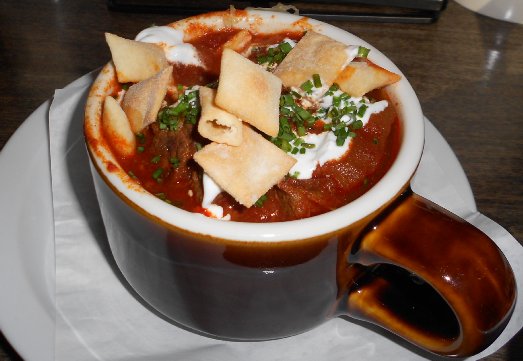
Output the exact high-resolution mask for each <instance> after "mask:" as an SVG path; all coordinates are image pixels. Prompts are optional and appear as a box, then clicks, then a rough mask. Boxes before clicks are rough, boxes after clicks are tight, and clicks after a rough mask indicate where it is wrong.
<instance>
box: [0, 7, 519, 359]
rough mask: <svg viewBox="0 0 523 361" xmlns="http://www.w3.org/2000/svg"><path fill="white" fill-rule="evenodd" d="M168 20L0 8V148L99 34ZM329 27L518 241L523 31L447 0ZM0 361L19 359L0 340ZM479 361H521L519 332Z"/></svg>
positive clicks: (88, 53)
mask: <svg viewBox="0 0 523 361" xmlns="http://www.w3.org/2000/svg"><path fill="white" fill-rule="evenodd" d="M175 19H176V17H175V15H172V14H171V15H165V14H162V15H159V14H129V13H117V12H111V11H109V10H108V9H107V7H106V2H105V1H103V0H69V1H60V0H56V1H50V0H48V1H41V0H8V1H5V0H4V1H2V2H0V47H1V48H0V104H1V106H0V149H2V148H3V146H4V145H5V144H6V142H7V141H8V140H9V137H10V136H11V135H12V134H13V132H15V131H16V129H17V128H18V127H19V126H20V124H22V122H23V121H24V120H25V119H26V118H27V117H28V116H29V114H31V112H32V111H33V110H35V109H36V108H37V107H38V106H39V105H40V104H41V103H42V102H44V101H45V100H46V99H49V98H50V97H52V95H53V92H54V90H55V89H57V88H62V87H64V86H65V85H67V84H68V83H70V82H72V81H73V80H75V79H77V78H78V77H80V76H82V75H83V74H85V73H87V72H90V71H91V70H93V69H96V68H97V67H99V66H100V65H102V64H104V63H105V62H106V61H107V60H108V59H109V51H108V49H107V46H106V45H105V43H104V38H103V32H104V31H109V32H113V33H116V34H119V35H121V36H124V37H129V38H132V37H134V36H135V35H136V34H137V33H138V32H139V31H140V30H141V29H143V28H145V27H148V26H150V25H151V24H153V23H155V24H164V23H168V22H171V21H173V20H175ZM333 24H334V25H337V26H339V27H342V28H344V29H346V30H348V31H350V32H352V33H354V34H356V35H358V36H359V37H361V38H363V39H365V40H367V41H368V42H370V43H371V44H373V45H374V46H376V47H377V48H379V49H380V50H381V51H382V52H383V53H385V54H386V55H387V56H389V57H390V58H391V59H392V60H393V61H394V62H395V63H396V64H397V65H398V66H399V67H400V69H402V71H403V72H404V73H405V75H406V76H407V77H408V79H409V80H410V82H411V84H412V86H413V87H414V89H415V90H416V92H417V94H418V97H419V99H420V101H421V105H422V107H423V110H424V113H425V115H426V116H427V117H428V118H429V119H430V120H431V121H432V123H433V124H434V125H435V126H436V128H438V129H439V131H440V132H441V133H442V134H443V136H444V137H445V139H446V140H447V141H448V142H449V144H450V145H451V147H452V148H453V150H454V151H455V153H456V155H457V157H458V158H459V160H460V161H461V163H462V165H463V167H464V169H465V172H466V174H467V176H468V179H469V181H470V184H471V186H472V190H473V192H474V195H475V199H476V202H477V206H478V209H479V210H480V211H481V212H482V213H483V214H485V215H486V216H488V217H490V218H492V219H493V220H495V221H496V222H498V223H499V224H501V225H503V226H504V227H505V228H506V229H507V230H508V231H509V232H510V233H511V234H512V235H513V236H515V238H516V239H518V240H519V241H520V242H521V241H523V224H522V223H523V222H522V220H523V191H522V190H523V187H522V182H523V25H518V24H513V23H507V22H502V21H498V20H495V19H491V18H487V17H484V16H481V15H477V14H475V13H472V12H470V11H468V10H466V9H465V8H463V7H461V6H460V5H458V4H456V3H454V2H452V1H450V3H449V6H448V8H447V9H446V10H445V11H444V13H443V14H442V16H441V18H440V19H439V20H438V21H437V22H436V23H434V24H428V25H427V24H425V25H415V24H373V23H356V22H353V23H347V22H333ZM4 191H5V190H4ZM1 286H2V285H0V287H1ZM1 292H2V291H1V290H0V295H1ZM0 297H1V296H0ZM0 312H2V310H0ZM6 360H20V358H19V356H18V355H17V354H16V351H15V350H13V349H12V348H11V347H10V346H9V343H8V341H7V340H6V339H5V338H4V337H3V336H2V335H1V333H0V361H6ZM485 360H489V361H494V360H498V361H499V360H523V333H521V332H520V333H519V334H518V335H517V336H516V337H515V338H514V339H513V340H512V341H511V342H510V343H509V344H508V345H506V346H505V347H503V348H502V349H501V350H499V351H498V352H496V353H495V354H494V355H492V356H490V357H487V358H486V359H485Z"/></svg>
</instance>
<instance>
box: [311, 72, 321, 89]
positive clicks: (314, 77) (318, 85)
mask: <svg viewBox="0 0 523 361" xmlns="http://www.w3.org/2000/svg"><path fill="white" fill-rule="evenodd" d="M312 81H313V82H314V86H315V87H316V88H321V78H320V75H319V74H312Z"/></svg>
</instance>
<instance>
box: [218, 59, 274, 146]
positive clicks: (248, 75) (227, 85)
mask: <svg viewBox="0 0 523 361" xmlns="http://www.w3.org/2000/svg"><path fill="white" fill-rule="evenodd" d="M280 94H281V80H280V79H279V78H278V77H276V76H274V75H273V74H271V73H269V72H268V71H266V70H265V69H263V68H262V67H261V66H259V65H258V64H255V63H253V62H252V61H250V60H249V59H247V58H245V57H243V56H241V55H240V54H238V53H236V52H235V51H233V50H231V49H224V50H223V54H222V62H221V69H220V79H219V83H218V91H217V93H216V98H215V103H216V105H217V106H219V107H220V108H222V109H224V110H226V111H228V112H229V113H232V114H234V115H236V116H237V117H238V118H240V119H242V120H243V121H244V122H247V123H249V124H251V125H253V126H254V127H256V128H258V129H259V130H261V131H262V132H264V133H266V134H268V135H270V136H272V137H275V136H277V135H278V130H279V122H280V121H279V103H280Z"/></svg>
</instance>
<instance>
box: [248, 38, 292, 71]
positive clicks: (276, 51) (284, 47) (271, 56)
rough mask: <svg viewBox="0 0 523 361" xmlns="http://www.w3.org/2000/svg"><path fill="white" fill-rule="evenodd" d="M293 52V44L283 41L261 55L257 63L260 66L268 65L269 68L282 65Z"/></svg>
mask: <svg viewBox="0 0 523 361" xmlns="http://www.w3.org/2000/svg"><path fill="white" fill-rule="evenodd" d="M291 50H292V46H291V44H289V43H287V42H286V41H283V42H281V43H279V44H278V46H276V47H273V48H268V49H267V53H266V54H264V55H260V56H258V57H257V58H256V62H257V63H258V64H267V65H268V66H272V65H276V64H280V63H281V62H282V60H283V59H285V57H286V56H287V54H289V52H290V51H291Z"/></svg>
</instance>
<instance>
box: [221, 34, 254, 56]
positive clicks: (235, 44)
mask: <svg viewBox="0 0 523 361" xmlns="http://www.w3.org/2000/svg"><path fill="white" fill-rule="evenodd" d="M251 40H252V35H251V33H250V32H249V31H247V30H245V29H242V30H240V31H239V32H237V33H236V34H234V35H233V37H232V38H230V39H229V40H227V41H226V42H225V44H223V48H224V49H231V50H234V51H235V52H237V53H240V54H241V53H242V52H243V51H244V50H245V49H246V48H247V46H248V45H249V44H250V42H251Z"/></svg>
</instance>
